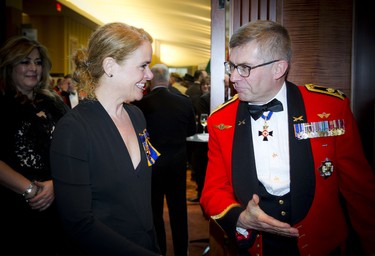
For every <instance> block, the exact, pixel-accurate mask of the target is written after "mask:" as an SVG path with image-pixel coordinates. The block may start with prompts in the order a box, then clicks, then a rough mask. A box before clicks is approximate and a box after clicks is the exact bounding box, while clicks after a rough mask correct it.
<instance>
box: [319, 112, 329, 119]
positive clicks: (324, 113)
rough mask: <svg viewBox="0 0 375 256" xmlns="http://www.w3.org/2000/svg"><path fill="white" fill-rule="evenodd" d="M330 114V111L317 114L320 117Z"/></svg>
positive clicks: (326, 116)
mask: <svg viewBox="0 0 375 256" xmlns="http://www.w3.org/2000/svg"><path fill="white" fill-rule="evenodd" d="M330 115H331V114H330V113H326V112H323V113H321V114H318V116H319V117H320V118H328V117H329V116H330Z"/></svg>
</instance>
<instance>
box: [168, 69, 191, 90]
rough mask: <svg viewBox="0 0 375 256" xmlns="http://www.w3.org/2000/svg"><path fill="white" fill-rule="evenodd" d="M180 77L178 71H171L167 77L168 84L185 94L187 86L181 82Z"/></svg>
mask: <svg viewBox="0 0 375 256" xmlns="http://www.w3.org/2000/svg"><path fill="white" fill-rule="evenodd" d="M181 82H182V78H181V77H180V75H179V74H178V73H175V72H172V73H171V75H170V78H169V84H170V86H172V87H173V88H176V89H177V90H178V91H179V92H180V93H182V94H185V93H186V90H187V88H186V87H185V86H183V85H182V84H181Z"/></svg>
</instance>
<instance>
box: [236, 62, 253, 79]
mask: <svg viewBox="0 0 375 256" xmlns="http://www.w3.org/2000/svg"><path fill="white" fill-rule="evenodd" d="M250 70H251V67H248V66H243V65H239V66H237V71H238V74H239V75H240V76H242V77H248V76H249V75H250Z"/></svg>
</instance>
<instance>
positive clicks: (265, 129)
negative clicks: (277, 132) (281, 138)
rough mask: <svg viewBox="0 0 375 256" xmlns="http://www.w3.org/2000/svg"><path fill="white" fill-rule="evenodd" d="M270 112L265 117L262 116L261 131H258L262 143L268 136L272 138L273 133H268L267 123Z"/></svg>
mask: <svg viewBox="0 0 375 256" xmlns="http://www.w3.org/2000/svg"><path fill="white" fill-rule="evenodd" d="M272 113H273V112H272V111H270V112H269V113H268V115H267V116H264V115H262V118H263V119H264V125H263V131H258V135H259V136H263V141H268V135H269V136H272V137H273V131H268V125H267V121H268V120H270V118H271V116H272Z"/></svg>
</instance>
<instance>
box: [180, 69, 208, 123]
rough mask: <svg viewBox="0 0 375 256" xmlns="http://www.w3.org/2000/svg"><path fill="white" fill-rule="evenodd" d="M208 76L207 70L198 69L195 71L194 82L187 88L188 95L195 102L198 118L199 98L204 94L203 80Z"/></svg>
mask: <svg viewBox="0 0 375 256" xmlns="http://www.w3.org/2000/svg"><path fill="white" fill-rule="evenodd" d="M207 76H208V74H207V72H206V71H204V70H199V69H198V70H196V71H195V72H194V82H193V84H192V85H191V86H190V87H189V88H188V89H187V90H186V92H185V94H186V95H188V96H189V97H190V99H191V101H192V102H193V105H194V111H195V115H196V118H197V120H198V112H199V98H200V96H201V95H202V94H203V92H202V88H201V80H202V79H204V78H206V77H207Z"/></svg>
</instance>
